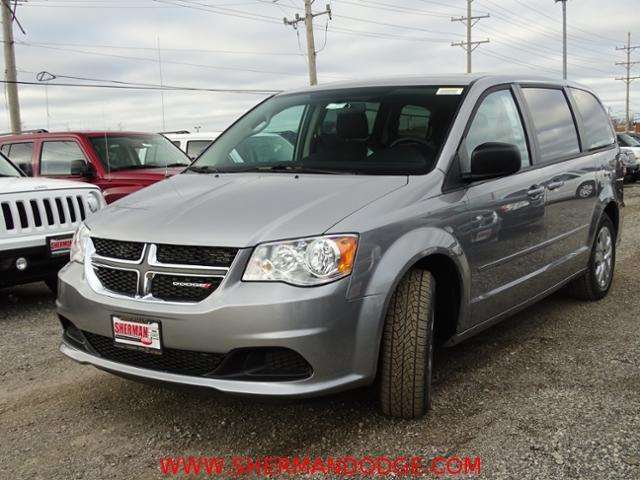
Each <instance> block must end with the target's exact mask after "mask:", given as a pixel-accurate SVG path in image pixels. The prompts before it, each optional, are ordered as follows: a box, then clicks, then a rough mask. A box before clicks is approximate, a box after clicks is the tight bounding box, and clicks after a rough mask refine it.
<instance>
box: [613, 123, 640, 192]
mask: <svg viewBox="0 0 640 480" xmlns="http://www.w3.org/2000/svg"><path fill="white" fill-rule="evenodd" d="M616 137H617V139H618V144H619V145H620V150H621V151H623V152H626V153H627V154H628V155H627V160H626V163H625V167H626V168H627V173H626V175H625V180H628V181H631V182H635V181H637V180H638V178H640V141H638V140H637V139H636V138H635V136H634V135H632V134H630V133H618V134H617V135H616Z"/></svg>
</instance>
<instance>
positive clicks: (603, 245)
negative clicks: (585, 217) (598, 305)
mask: <svg viewBox="0 0 640 480" xmlns="http://www.w3.org/2000/svg"><path fill="white" fill-rule="evenodd" d="M615 263H616V231H615V227H614V225H613V222H612V221H611V219H610V218H609V215H607V214H606V213H605V214H603V215H602V218H601V219H600V223H599V224H598V229H597V230H596V235H595V239H594V241H593V247H592V248H591V257H590V258H589V265H588V267H587V271H586V272H584V273H583V274H582V275H580V277H578V278H576V279H575V280H573V281H572V282H571V283H570V284H569V285H568V289H569V292H570V293H571V295H572V296H574V297H575V298H577V299H579V300H586V301H591V302H593V301H596V300H601V299H603V298H604V297H606V296H607V294H608V293H609V289H610V288H611V282H612V281H613V272H614V269H615Z"/></svg>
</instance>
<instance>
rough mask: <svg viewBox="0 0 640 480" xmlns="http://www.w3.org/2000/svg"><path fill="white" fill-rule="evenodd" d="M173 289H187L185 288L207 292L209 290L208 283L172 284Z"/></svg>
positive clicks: (209, 285)
mask: <svg viewBox="0 0 640 480" xmlns="http://www.w3.org/2000/svg"><path fill="white" fill-rule="evenodd" d="M172 285H173V286H174V287H187V288H204V289H206V290H209V289H210V288H211V284H210V283H195V282H173V284H172Z"/></svg>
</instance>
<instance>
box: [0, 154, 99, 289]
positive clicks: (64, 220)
mask: <svg viewBox="0 0 640 480" xmlns="http://www.w3.org/2000/svg"><path fill="white" fill-rule="evenodd" d="M104 206H105V201H104V198H103V196H102V193H100V189H99V188H98V187H96V186H94V185H92V184H90V183H81V182H71V181H67V180H52V179H48V178H28V177H26V176H25V175H24V174H23V173H22V172H21V171H20V170H19V169H18V168H17V167H16V166H15V165H13V164H12V163H11V162H10V161H9V160H8V159H7V158H6V157H5V156H3V155H1V154H0V288H2V287H8V286H12V285H18V284H22V283H30V282H37V281H41V280H43V281H44V282H45V283H46V284H47V285H48V286H49V288H51V290H53V291H56V289H57V275H58V271H59V270H60V269H61V268H62V267H63V266H64V264H65V263H67V262H68V261H69V248H70V246H71V239H72V237H73V234H74V232H75V231H76V229H77V228H78V225H80V223H81V222H82V221H83V220H85V218H87V217H88V216H90V215H92V214H94V213H95V212H97V211H98V210H100V209H101V208H103V207H104Z"/></svg>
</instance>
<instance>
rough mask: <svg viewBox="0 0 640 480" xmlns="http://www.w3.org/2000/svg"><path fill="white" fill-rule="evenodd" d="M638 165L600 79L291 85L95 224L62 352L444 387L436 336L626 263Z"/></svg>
mask: <svg viewBox="0 0 640 480" xmlns="http://www.w3.org/2000/svg"><path fill="white" fill-rule="evenodd" d="M621 175H622V167H621V164H620V159H619V147H618V145H617V143H616V139H615V135H614V132H613V129H612V127H611V124H610V122H609V119H608V117H607V115H606V113H605V111H604V109H603V107H602V105H601V104H600V102H599V101H598V99H597V98H596V97H595V96H594V94H593V93H592V92H591V91H589V89H587V88H585V87H582V86H580V85H576V84H573V83H566V82H563V81H555V80H548V79H541V78H528V77H527V78H524V77H507V76H499V77H498V76H475V77H474V76H452V77H412V78H405V79H398V78H394V79H387V80H376V81H371V82H366V83H362V82H354V83H342V84H332V85H326V86H322V87H316V88H309V89H304V90H299V91H293V92H287V93H283V94H279V95H275V96H273V97H271V98H269V99H268V100H266V101H264V102H263V103H261V104H259V105H258V106H257V107H255V108H254V109H253V110H251V111H250V112H248V113H247V114H246V115H244V116H243V117H242V118H240V119H239V120H238V121H237V122H236V123H235V124H234V125H232V126H231V127H230V128H229V129H228V130H227V131H226V132H224V133H223V134H222V135H221V136H220V137H219V138H218V139H217V140H216V141H215V142H214V143H213V144H212V145H211V146H210V147H209V148H208V149H207V150H206V151H205V152H204V153H203V154H202V155H201V156H200V157H199V158H198V160H197V161H195V162H194V163H193V164H192V165H191V166H190V167H189V168H188V169H187V170H185V171H184V172H183V173H182V174H181V175H177V176H175V177H173V178H170V179H168V180H166V181H163V182H161V183H158V184H156V185H153V186H151V187H149V188H147V189H145V190H143V191H140V192H138V193H135V194H133V195H130V196H128V197H126V198H124V199H123V200H120V201H118V202H116V203H115V204H113V205H112V206H110V207H109V208H107V209H105V210H103V211H102V212H100V213H99V214H97V215H95V216H93V217H92V218H91V219H89V220H88V221H87V222H85V224H84V225H83V226H82V227H81V228H79V229H78V231H77V233H76V235H75V239H74V243H73V248H72V254H71V262H70V263H69V264H68V265H67V266H66V267H65V268H64V269H63V271H62V272H61V273H60V276H59V298H58V313H59V316H60V320H61V322H62V326H63V329H64V333H63V343H62V346H61V351H62V352H63V353H64V354H65V355H67V356H69V357H70V358H72V359H74V360H76V361H78V362H81V363H85V364H92V365H94V366H96V367H98V368H100V369H103V370H107V371H110V372H113V373H116V374H119V375H123V376H127V377H134V378H136V377H137V378H144V379H151V380H157V381H163V382H172V383H177V384H186V385H196V386H203V387H210V388H213V389H216V390H219V391H224V392H230V393H237V394H252V395H263V396H283V397H303V396H312V395H319V394H326V393H329V392H335V391H340V390H344V389H348V388H353V387H358V386H364V385H369V384H373V383H374V381H376V379H377V380H378V382H377V384H378V385H379V398H380V404H381V407H382V410H383V411H384V412H385V413H387V414H389V415H393V416H398V417H404V418H412V417H416V416H420V415H422V414H424V413H425V412H426V411H427V410H428V409H429V406H430V403H431V397H432V390H431V373H432V368H433V367H432V357H433V349H434V346H438V345H453V344H456V343H459V342H461V341H463V340H465V339H466V338H468V337H470V336H471V335H474V334H475V333H477V332H479V331H481V330H482V329H485V328H487V327H489V326H490V325H493V324H495V323H496V322H498V321H500V320H502V319H504V318H505V317H507V316H510V315H513V314H515V313H517V312H518V311H519V310H521V309H523V308H525V307H526V306H528V305H530V304H532V303H533V302H536V301H538V300H540V299H542V298H544V297H545V296H547V295H549V294H550V293H552V292H554V291H555V290H558V289H559V288H561V287H563V286H567V287H568V288H567V290H569V291H571V292H572V293H573V294H574V295H576V296H578V297H579V298H582V299H585V300H599V299H601V298H603V297H604V296H605V295H606V294H607V292H608V290H609V288H610V286H611V282H612V278H613V272H614V263H615V252H616V244H617V242H618V239H619V238H620V231H621V228H622V206H623V202H622V183H621V181H620V180H621Z"/></svg>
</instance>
